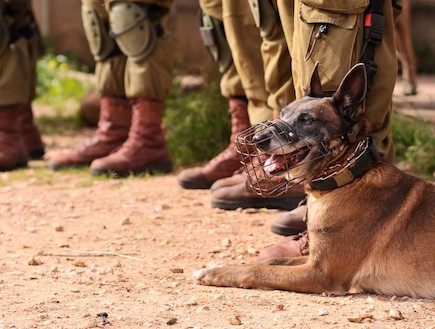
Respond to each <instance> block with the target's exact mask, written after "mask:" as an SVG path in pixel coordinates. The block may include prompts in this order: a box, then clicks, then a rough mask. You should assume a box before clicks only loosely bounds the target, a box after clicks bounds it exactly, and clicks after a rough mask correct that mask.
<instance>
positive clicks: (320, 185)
mask: <svg viewBox="0 0 435 329" xmlns="http://www.w3.org/2000/svg"><path fill="white" fill-rule="evenodd" d="M361 143H362V145H361V147H363V150H362V151H361V152H358V151H357V149H358V147H359V146H360V145H358V146H357V148H356V151H355V153H354V154H353V155H352V156H351V157H350V158H348V159H347V162H346V164H344V165H339V168H338V169H337V170H336V171H334V172H332V173H328V174H325V175H323V176H320V177H317V178H315V179H314V180H312V181H311V183H310V184H309V186H310V188H311V189H313V190H317V191H331V190H335V189H336V188H339V187H341V186H344V185H347V184H349V183H352V182H353V181H354V180H355V179H357V178H360V177H362V176H363V175H364V174H365V173H366V172H367V171H369V169H370V168H371V167H372V166H374V165H375V164H376V163H377V162H379V160H380V156H379V152H378V150H377V148H376V144H375V142H374V141H373V139H372V138H371V137H367V139H365V140H363V141H361V142H360V144H361ZM364 144H365V145H364Z"/></svg>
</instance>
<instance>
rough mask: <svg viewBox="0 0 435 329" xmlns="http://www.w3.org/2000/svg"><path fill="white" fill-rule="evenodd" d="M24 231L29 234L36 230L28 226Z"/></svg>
mask: <svg viewBox="0 0 435 329" xmlns="http://www.w3.org/2000/svg"><path fill="white" fill-rule="evenodd" d="M26 231H27V232H29V233H36V231H37V229H36V227H34V226H28V227H26Z"/></svg>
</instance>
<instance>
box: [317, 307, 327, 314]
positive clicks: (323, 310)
mask: <svg viewBox="0 0 435 329" xmlns="http://www.w3.org/2000/svg"><path fill="white" fill-rule="evenodd" d="M317 314H318V315H319V316H325V315H328V314H329V312H328V310H326V309H325V308H321V309H320V310H319V312H318V313H317Z"/></svg>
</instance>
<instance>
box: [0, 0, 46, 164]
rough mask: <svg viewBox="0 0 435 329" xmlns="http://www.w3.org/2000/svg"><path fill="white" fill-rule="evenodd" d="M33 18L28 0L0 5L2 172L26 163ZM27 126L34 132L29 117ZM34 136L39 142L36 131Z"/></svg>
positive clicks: (0, 162) (32, 65)
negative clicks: (24, 125) (24, 115)
mask: <svg viewBox="0 0 435 329" xmlns="http://www.w3.org/2000/svg"><path fill="white" fill-rule="evenodd" d="M32 17H33V15H32V11H31V4H30V1H21V2H19V3H18V1H17V2H8V3H2V6H0V72H1V75H0V144H1V148H0V170H1V171H4V170H12V169H15V168H18V167H22V166H25V165H26V164H27V158H28V150H27V149H26V145H25V144H24V140H23V136H22V129H21V123H22V122H21V117H22V113H23V108H24V106H26V105H27V104H29V103H30V101H31V99H32V97H33V95H34V90H31V88H32V87H33V88H34V84H32V83H29V77H30V80H31V79H32V77H34V70H35V59H34V58H33V57H32V47H31V42H30V39H31V37H32V34H33V33H34V29H33V25H32V23H33V21H32ZM28 110H30V111H31V109H28ZM26 112H27V113H28V114H31V112H30V113H29V112H28V111H26ZM27 123H28V125H31V126H32V128H34V130H36V131H37V129H36V127H35V126H34V124H33V120H32V117H31V118H30V120H27ZM37 137H38V138H39V140H40V135H39V132H38V134H37ZM41 144H42V143H41ZM42 149H43V148H42ZM42 152H43V151H42Z"/></svg>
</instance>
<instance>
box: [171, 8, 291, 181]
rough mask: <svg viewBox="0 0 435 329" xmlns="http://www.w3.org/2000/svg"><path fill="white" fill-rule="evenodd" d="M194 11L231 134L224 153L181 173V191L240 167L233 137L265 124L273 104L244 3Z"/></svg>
mask: <svg viewBox="0 0 435 329" xmlns="http://www.w3.org/2000/svg"><path fill="white" fill-rule="evenodd" d="M200 6H201V9H202V11H203V14H202V26H201V33H202V36H203V39H204V43H205V44H206V45H207V46H208V47H209V50H210V53H211V55H212V57H213V58H214V60H215V61H216V62H217V63H218V65H219V69H220V71H221V72H222V77H221V81H220V82H221V83H220V86H221V93H222V95H223V96H224V97H226V98H228V99H229V113H230V115H231V126H232V134H231V137H230V143H229V145H228V147H227V148H226V149H225V150H224V151H222V152H221V153H219V154H218V155H217V156H216V157H215V158H213V159H212V160H210V161H209V162H208V163H207V164H206V165H205V166H203V167H196V168H189V169H185V170H183V171H182V172H181V173H180V175H179V176H178V181H179V183H180V185H181V186H183V187H184V188H200V189H207V188H210V186H211V185H212V184H213V183H214V182H215V181H216V180H219V179H221V178H225V177H229V176H232V174H233V173H234V172H235V171H236V170H238V169H239V168H240V160H239V156H238V154H237V149H236V146H235V144H234V140H235V136H236V135H237V134H238V133H240V132H242V131H243V130H245V129H246V128H248V127H249V126H250V125H251V124H255V123H259V122H261V121H264V120H270V119H271V118H272V106H274V105H276V104H275V103H273V102H272V101H271V100H270V99H269V97H270V96H269V91H268V90H267V86H266V85H265V80H264V74H265V72H264V70H263V58H262V51H261V44H262V42H263V40H262V38H261V36H260V33H259V31H258V29H257V27H256V26H255V22H254V19H253V17H252V14H251V11H250V8H249V4H248V2H247V1H231V0H200ZM211 39H213V40H211ZM284 42H285V41H284ZM289 68H290V67H289Z"/></svg>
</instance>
